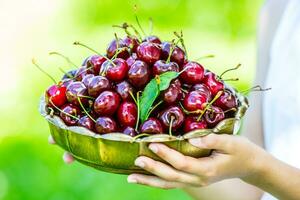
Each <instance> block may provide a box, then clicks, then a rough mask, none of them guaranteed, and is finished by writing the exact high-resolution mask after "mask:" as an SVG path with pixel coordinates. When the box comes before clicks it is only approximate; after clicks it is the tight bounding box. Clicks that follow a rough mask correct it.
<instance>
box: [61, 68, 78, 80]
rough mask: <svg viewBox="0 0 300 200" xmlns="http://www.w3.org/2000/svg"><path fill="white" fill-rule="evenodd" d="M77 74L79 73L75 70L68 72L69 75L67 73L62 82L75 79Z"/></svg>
mask: <svg viewBox="0 0 300 200" xmlns="http://www.w3.org/2000/svg"><path fill="white" fill-rule="evenodd" d="M76 72H77V70H76V69H73V70H70V71H68V72H67V73H65V74H64V75H63V77H62V80H64V79H71V78H74V76H75V74H76Z"/></svg>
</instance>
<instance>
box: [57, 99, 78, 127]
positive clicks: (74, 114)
mask: <svg viewBox="0 0 300 200" xmlns="http://www.w3.org/2000/svg"><path fill="white" fill-rule="evenodd" d="M80 114H81V112H80V109H79V108H78V107H77V106H75V105H72V104H65V105H64V106H63V107H62V108H61V112H60V118H61V119H62V120H63V121H64V122H65V123H66V125H68V126H75V125H76V124H77V122H78V116H79V115H80Z"/></svg>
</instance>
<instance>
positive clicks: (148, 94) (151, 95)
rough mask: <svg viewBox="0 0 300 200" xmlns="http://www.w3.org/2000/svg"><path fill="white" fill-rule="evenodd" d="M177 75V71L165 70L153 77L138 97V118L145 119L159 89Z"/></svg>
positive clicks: (142, 120) (164, 87)
mask: <svg viewBox="0 0 300 200" xmlns="http://www.w3.org/2000/svg"><path fill="white" fill-rule="evenodd" d="M177 76H178V73H177V72H165V73H163V74H161V75H159V76H157V77H155V78H153V79H152V80H151V81H150V82H149V83H148V84H147V85H146V87H145V89H144V91H143V93H142V96H141V99H140V104H139V107H140V120H141V122H144V121H145V120H146V119H147V116H148V113H149V111H150V110H151V107H152V105H153V103H154V101H155V100H156V98H157V97H158V95H159V94H160V92H161V91H163V90H166V89H167V88H168V87H169V85H170V82H171V81H172V80H173V79H174V78H176V77H177Z"/></svg>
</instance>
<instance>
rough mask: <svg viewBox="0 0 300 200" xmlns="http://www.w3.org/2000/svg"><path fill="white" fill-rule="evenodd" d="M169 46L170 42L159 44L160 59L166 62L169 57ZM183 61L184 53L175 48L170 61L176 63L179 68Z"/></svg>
mask: <svg viewBox="0 0 300 200" xmlns="http://www.w3.org/2000/svg"><path fill="white" fill-rule="evenodd" d="M171 45H172V44H171V43H170V42H163V43H162V44H161V50H162V58H163V59H164V60H167V59H168V57H169V55H170V49H171ZM184 60H185V53H184V51H183V50H182V49H181V48H180V47H178V46H176V47H175V48H174V50H173V52H172V55H171V61H172V62H176V63H177V64H178V65H179V66H182V65H183V63H184Z"/></svg>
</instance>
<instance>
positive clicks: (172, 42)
mask: <svg viewBox="0 0 300 200" xmlns="http://www.w3.org/2000/svg"><path fill="white" fill-rule="evenodd" d="M179 42H180V40H179V39H178V40H177V42H176V44H174V40H172V41H171V47H170V52H169V56H168V59H167V60H166V63H169V62H170V60H171V56H172V54H173V52H174V50H175V48H176V46H177V45H178V43H179Z"/></svg>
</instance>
